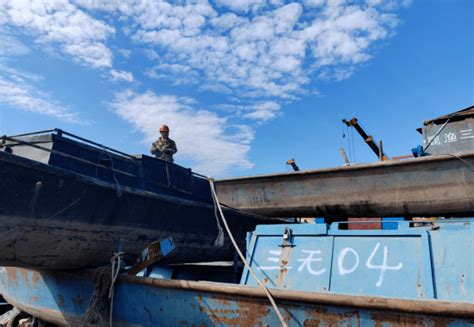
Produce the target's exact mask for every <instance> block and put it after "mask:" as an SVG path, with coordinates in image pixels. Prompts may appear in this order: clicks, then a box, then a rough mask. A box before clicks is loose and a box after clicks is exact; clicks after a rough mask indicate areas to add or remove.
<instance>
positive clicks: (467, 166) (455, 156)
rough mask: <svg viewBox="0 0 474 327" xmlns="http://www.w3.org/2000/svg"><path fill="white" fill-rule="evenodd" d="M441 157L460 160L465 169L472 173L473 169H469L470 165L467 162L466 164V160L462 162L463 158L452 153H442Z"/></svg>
mask: <svg viewBox="0 0 474 327" xmlns="http://www.w3.org/2000/svg"><path fill="white" fill-rule="evenodd" d="M443 155H446V156H451V157H454V158H456V159H458V160H460V161H461V162H462V163H463V164H464V165H465V166H466V168H467V169H469V170H470V171H472V172H474V168H472V167H471V165H470V164H469V162H467V161H466V160H464V159H463V158H461V157H459V156H457V155H455V154H452V153H443Z"/></svg>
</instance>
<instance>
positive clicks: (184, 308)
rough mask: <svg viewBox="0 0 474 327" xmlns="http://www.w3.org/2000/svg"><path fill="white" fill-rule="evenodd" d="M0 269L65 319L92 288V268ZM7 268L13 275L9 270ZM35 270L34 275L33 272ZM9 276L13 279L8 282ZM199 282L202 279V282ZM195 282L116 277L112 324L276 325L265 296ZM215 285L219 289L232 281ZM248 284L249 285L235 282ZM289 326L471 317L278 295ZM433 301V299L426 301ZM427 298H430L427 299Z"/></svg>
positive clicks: (19, 297) (33, 300) (22, 293)
mask: <svg viewBox="0 0 474 327" xmlns="http://www.w3.org/2000/svg"><path fill="white" fill-rule="evenodd" d="M7 269H8V273H7V271H6V270H5V269H3V268H1V270H0V292H3V293H4V294H8V296H9V298H10V299H11V300H14V301H16V302H17V303H20V304H21V305H22V306H23V307H27V308H30V309H35V310H39V311H40V312H43V314H45V315H51V314H53V313H54V314H55V316H56V317H60V319H64V321H65V322H66V323H67V324H69V325H74V326H75V325H80V323H79V321H80V319H81V317H82V315H83V314H84V312H85V311H86V309H87V306H88V300H89V298H90V296H91V295H92V293H93V289H94V284H93V282H92V281H93V276H92V274H88V275H87V274H82V273H71V272H70V273H61V272H55V271H43V272H34V271H32V270H25V269H17V268H7ZM12 274H13V275H14V276H12ZM38 275H39V278H38ZM12 280H14V281H13V282H12ZM202 283H203V282H201V284H202ZM198 284H199V283H195V284H191V282H189V283H187V284H186V286H185V287H178V286H171V287H170V286H169V285H168V286H167V285H166V283H162V284H161V285H160V284H159V283H153V282H148V283H144V282H138V280H136V279H135V280H119V281H118V282H117V284H116V286H115V296H114V316H113V322H114V325H136V326H190V325H199V326H201V325H204V326H216V325H219V326H227V325H245V326H278V325H279V320H278V318H277V316H276V314H275V311H274V310H273V309H272V308H271V305H270V303H269V301H268V299H267V298H265V297H255V296H250V295H237V294H233V293H232V292H231V291H229V290H227V291H226V292H225V291H222V292H220V291H200V290H197V289H196V287H198V286H197V285H198ZM206 284H208V285H214V286H217V285H219V286H220V287H221V288H222V289H225V288H229V287H232V285H228V284H222V283H221V284H216V283H212V284H211V283H206ZM240 289H242V290H245V289H247V290H251V289H252V288H251V287H249V286H240ZM277 302H278V305H279V307H280V308H281V311H282V314H283V316H284V318H285V320H287V321H288V322H289V325H290V326H303V325H304V326H306V325H308V326H332V325H334V322H335V321H337V325H338V326H391V325H392V324H393V322H394V321H406V322H407V324H409V322H416V323H417V324H419V325H424V326H434V325H436V324H437V323H438V322H442V323H443V325H446V326H450V327H455V326H468V325H471V324H473V323H474V320H473V319H470V318H466V317H465V318H461V317H452V316H450V317H449V318H448V319H447V318H446V317H443V316H441V317H438V316H435V315H424V314H414V313H411V312H399V311H398V312H397V311H390V312H387V311H386V310H384V309H378V310H377V309H367V308H364V307H357V306H354V307H348V306H338V305H334V304H332V305H331V304H322V303H319V302H317V301H316V302H308V301H300V300H294V299H293V300H287V301H281V300H279V301H277ZM431 302H432V303H435V302H436V301H431ZM428 304H429V302H428Z"/></svg>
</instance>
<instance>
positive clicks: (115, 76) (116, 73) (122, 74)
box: [110, 69, 134, 82]
mask: <svg viewBox="0 0 474 327" xmlns="http://www.w3.org/2000/svg"><path fill="white" fill-rule="evenodd" d="M110 77H111V78H112V80H113V81H125V82H133V80H134V79H133V74H132V73H130V72H126V71H123V70H115V69H111V70H110Z"/></svg>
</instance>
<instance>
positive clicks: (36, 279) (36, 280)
mask: <svg viewBox="0 0 474 327" xmlns="http://www.w3.org/2000/svg"><path fill="white" fill-rule="evenodd" d="M39 278H40V275H39V273H38V272H37V271H33V272H32V276H31V279H32V280H33V285H34V286H35V287H36V288H37V287H38V283H39Z"/></svg>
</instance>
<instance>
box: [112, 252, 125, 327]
mask: <svg viewBox="0 0 474 327" xmlns="http://www.w3.org/2000/svg"><path fill="white" fill-rule="evenodd" d="M123 255H124V252H117V253H114V255H113V256H112V258H111V259H110V263H111V266H112V267H111V272H112V280H111V282H110V290H109V300H110V310H109V312H110V314H109V325H110V327H113V315H114V288H115V281H116V280H117V277H118V275H119V273H120V268H121V266H122V256H123Z"/></svg>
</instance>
